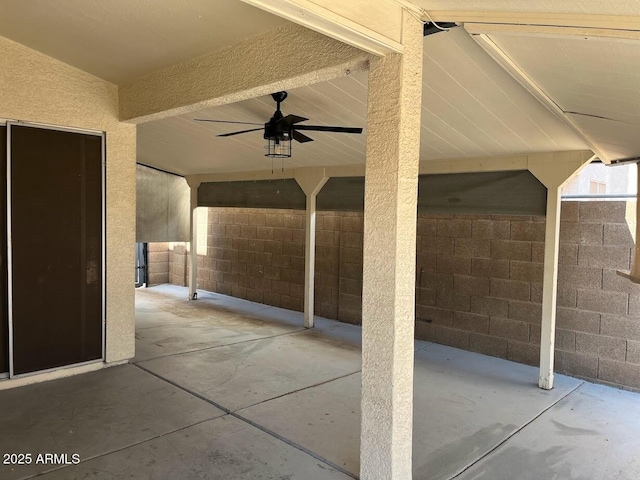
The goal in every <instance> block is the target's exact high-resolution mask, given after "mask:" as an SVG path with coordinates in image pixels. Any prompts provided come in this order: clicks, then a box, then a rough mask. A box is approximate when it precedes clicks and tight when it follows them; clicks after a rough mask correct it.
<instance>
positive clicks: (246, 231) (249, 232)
mask: <svg viewBox="0 0 640 480" xmlns="http://www.w3.org/2000/svg"><path fill="white" fill-rule="evenodd" d="M240 236H241V237H242V238H256V237H257V227H254V226H251V225H241V226H240Z"/></svg>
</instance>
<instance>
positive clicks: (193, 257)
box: [188, 181, 200, 300]
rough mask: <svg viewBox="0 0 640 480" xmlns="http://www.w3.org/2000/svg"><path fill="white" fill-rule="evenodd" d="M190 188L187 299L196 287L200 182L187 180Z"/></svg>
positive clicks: (194, 292)
mask: <svg viewBox="0 0 640 480" xmlns="http://www.w3.org/2000/svg"><path fill="white" fill-rule="evenodd" d="M188 183H189V188H190V190H191V197H190V202H189V211H190V213H191V215H190V216H189V221H190V227H191V228H190V229H189V300H195V299H196V290H197V288H198V187H199V186H200V182H195V181H188Z"/></svg>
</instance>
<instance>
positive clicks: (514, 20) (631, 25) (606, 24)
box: [424, 10, 640, 31]
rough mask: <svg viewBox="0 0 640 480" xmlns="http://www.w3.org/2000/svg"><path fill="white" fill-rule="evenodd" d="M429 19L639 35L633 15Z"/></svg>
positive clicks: (450, 15) (445, 14) (639, 23)
mask: <svg viewBox="0 0 640 480" xmlns="http://www.w3.org/2000/svg"><path fill="white" fill-rule="evenodd" d="M429 17H430V18H431V19H433V20H434V21H436V22H456V23H488V24H504V25H537V26H545V27H575V28H592V29H605V30H629V31H640V16H634V15H593V14H576V13H547V12H500V11H493V12H492V11H480V10H466V11H465V10H446V11H445V10H438V11H429ZM424 20H428V18H424Z"/></svg>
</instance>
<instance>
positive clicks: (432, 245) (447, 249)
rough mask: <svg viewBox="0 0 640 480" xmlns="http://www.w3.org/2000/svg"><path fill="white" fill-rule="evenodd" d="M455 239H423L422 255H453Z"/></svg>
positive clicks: (421, 245)
mask: <svg viewBox="0 0 640 480" xmlns="http://www.w3.org/2000/svg"><path fill="white" fill-rule="evenodd" d="M453 245H454V239H453V238H447V237H422V239H421V241H420V251H421V252H422V253H441V254H444V255H453Z"/></svg>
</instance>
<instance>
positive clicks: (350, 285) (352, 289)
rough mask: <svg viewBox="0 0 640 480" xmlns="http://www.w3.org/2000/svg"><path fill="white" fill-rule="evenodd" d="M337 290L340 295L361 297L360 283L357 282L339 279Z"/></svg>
mask: <svg viewBox="0 0 640 480" xmlns="http://www.w3.org/2000/svg"><path fill="white" fill-rule="evenodd" d="M339 288H340V293H348V294H349V295H355V296H358V297H362V282H361V281H359V280H351V279H348V278H341V279H340V282H339Z"/></svg>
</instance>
